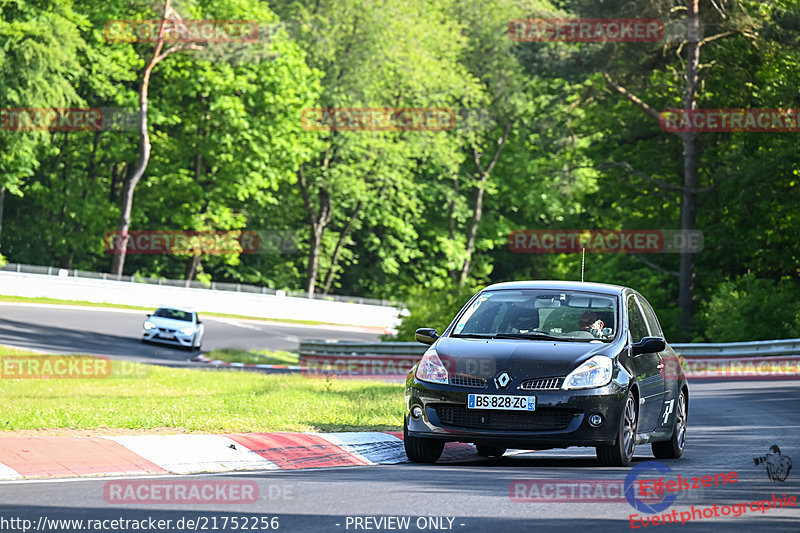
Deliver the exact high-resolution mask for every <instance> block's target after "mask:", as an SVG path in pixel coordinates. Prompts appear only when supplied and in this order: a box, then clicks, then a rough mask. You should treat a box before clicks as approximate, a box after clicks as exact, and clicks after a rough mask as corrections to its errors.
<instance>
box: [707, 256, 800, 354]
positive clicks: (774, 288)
mask: <svg viewBox="0 0 800 533" xmlns="http://www.w3.org/2000/svg"><path fill="white" fill-rule="evenodd" d="M701 319H702V320H703V321H704V322H705V331H706V336H707V337H708V338H709V339H710V340H712V341H713V342H736V341H760V340H769V339H794V338H797V337H798V331H800V290H799V289H798V287H797V285H796V284H793V283H791V282H789V280H785V279H784V280H781V281H778V282H775V281H774V280H769V279H764V278H758V277H756V275H755V274H754V273H752V272H751V273H749V274H745V275H744V276H740V277H738V278H735V279H731V280H726V281H723V282H722V283H720V284H719V285H718V286H717V287H716V289H715V290H714V292H713V293H711V296H710V298H709V299H708V300H707V301H706V302H705V303H704V305H703V306H702V314H701Z"/></svg>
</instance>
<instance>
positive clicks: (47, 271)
mask: <svg viewBox="0 0 800 533" xmlns="http://www.w3.org/2000/svg"><path fill="white" fill-rule="evenodd" d="M0 272H16V273H18V274H43V275H47V276H56V277H59V278H83V279H98V280H108V281H124V282H131V283H146V284H148V285H160V286H165V287H183V288H185V289H206V290H212V291H231V292H246V293H251V294H269V295H273V296H290V297H292V298H308V293H307V292H306V291H284V290H280V289H270V288H269V287H262V286H260V285H248V284H246V283H224V282H219V281H212V282H210V283H203V282H201V281H189V280H183V279H166V278H149V277H144V276H115V275H113V274H109V273H107V272H90V271H88V270H79V269H76V268H74V269H66V268H58V267H54V266H40V265H26V264H23V263H8V264H5V265H3V266H0ZM311 299H314V300H324V301H328V302H345V303H355V304H364V305H378V306H383V307H404V304H402V303H401V302H396V301H394V300H378V299H375V298H362V297H361V296H341V295H336V294H327V295H323V294H314V295H313V296H312V298H311Z"/></svg>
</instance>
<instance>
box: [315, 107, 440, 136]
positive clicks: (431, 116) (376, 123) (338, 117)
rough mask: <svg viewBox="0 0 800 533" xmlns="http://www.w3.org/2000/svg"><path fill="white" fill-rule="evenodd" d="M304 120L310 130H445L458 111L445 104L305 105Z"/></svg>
mask: <svg viewBox="0 0 800 533" xmlns="http://www.w3.org/2000/svg"><path fill="white" fill-rule="evenodd" d="M300 123H301V125H302V127H303V129H305V130H309V131H445V130H452V129H453V128H454V127H455V125H456V112H455V110H454V109H452V108H444V107H325V108H307V109H303V112H302V114H301V116H300Z"/></svg>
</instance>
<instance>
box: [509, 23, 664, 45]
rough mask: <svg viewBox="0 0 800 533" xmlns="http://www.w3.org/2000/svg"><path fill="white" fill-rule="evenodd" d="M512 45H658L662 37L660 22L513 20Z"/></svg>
mask: <svg viewBox="0 0 800 533" xmlns="http://www.w3.org/2000/svg"><path fill="white" fill-rule="evenodd" d="M508 35H509V37H511V40H512V41H518V42H540V43H555V42H561V43H601V42H602V43H606V42H608V43H622V42H657V41H660V40H661V39H662V38H663V37H664V25H663V23H662V22H661V21H660V20H659V19H581V18H576V19H557V18H552V19H515V20H512V21H510V22H509V23H508Z"/></svg>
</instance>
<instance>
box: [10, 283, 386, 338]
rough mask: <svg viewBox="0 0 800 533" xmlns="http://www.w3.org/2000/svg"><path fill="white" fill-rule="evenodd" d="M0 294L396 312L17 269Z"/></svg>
mask: <svg viewBox="0 0 800 533" xmlns="http://www.w3.org/2000/svg"><path fill="white" fill-rule="evenodd" d="M0 294H1V295H6V296H25V297H29V298H36V297H46V298H56V299H60V300H82V301H87V302H96V303H109V304H125V305H136V306H142V307H152V308H156V307H158V306H160V305H182V306H187V307H192V308H194V309H195V310H196V311H198V312H203V311H205V312H209V311H211V312H215V313H229V314H235V315H245V316H253V317H260V318H288V319H295V320H315V321H319V322H329V323H333V324H349V325H354V326H371V327H379V328H385V329H389V328H393V327H395V326H396V324H397V322H398V313H399V311H398V310H397V309H396V308H394V307H381V306H377V305H365V304H356V303H344V302H328V301H324V300H309V299H306V298H292V297H289V296H273V295H269V294H253V293H244V292H232V291H212V290H209V289H187V288H183V287H167V286H163V285H150V284H145V283H131V282H125V281H112V280H99V279H86V278H75V277H58V276H48V275H44V274H22V273H17V272H0Z"/></svg>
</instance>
